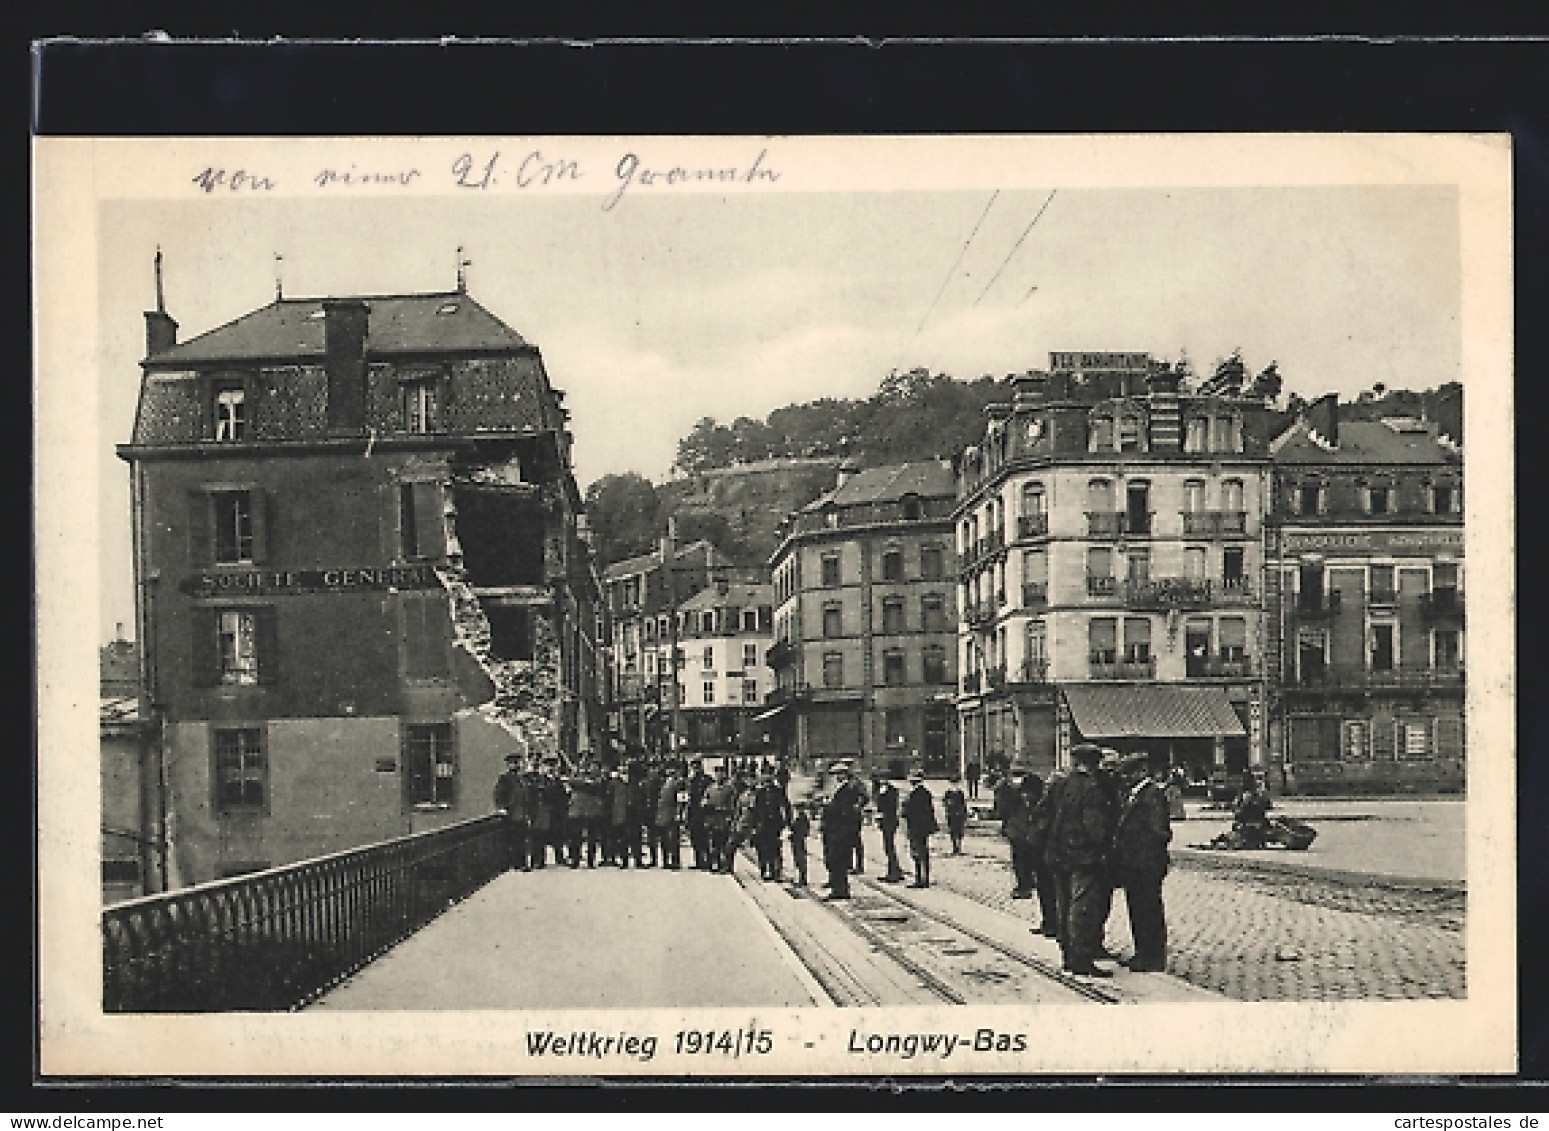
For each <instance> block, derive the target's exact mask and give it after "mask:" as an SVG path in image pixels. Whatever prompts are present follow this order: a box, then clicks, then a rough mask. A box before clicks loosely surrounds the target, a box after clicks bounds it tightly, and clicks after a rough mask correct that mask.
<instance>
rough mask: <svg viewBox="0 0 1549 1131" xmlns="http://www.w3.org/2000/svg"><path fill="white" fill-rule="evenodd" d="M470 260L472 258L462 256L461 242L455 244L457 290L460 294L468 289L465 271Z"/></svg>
mask: <svg viewBox="0 0 1549 1131" xmlns="http://www.w3.org/2000/svg"><path fill="white" fill-rule="evenodd" d="M472 262H473V260H471V259H465V258H463V245H462V244H458V245H457V290H458V293H459V294H461V293H462V292H464V291H466V290H467V289H468V272H467V268H468V266H469V265H470V264H471V263H472Z"/></svg>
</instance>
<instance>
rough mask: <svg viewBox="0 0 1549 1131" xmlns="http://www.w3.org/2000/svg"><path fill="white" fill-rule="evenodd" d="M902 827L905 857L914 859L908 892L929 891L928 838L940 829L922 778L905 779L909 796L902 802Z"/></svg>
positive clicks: (920, 775) (918, 775)
mask: <svg viewBox="0 0 1549 1131" xmlns="http://www.w3.org/2000/svg"><path fill="white" fill-rule="evenodd" d="M904 826H905V827H906V828H907V829H908V833H909V855H911V856H913V857H914V883H912V884H910V885H909V886H910V887H912V888H928V887H930V838H931V837H932V836H933V835H935V833H937V832H938V831H939V830H940V828H941V826H940V825H939V824H938V823H937V821H936V799H935V798H933V797H932V796H931V792H930V790H929V789H927V788H926V786H925V774H924V772H923V771H921V770H915V771H914V772H913V773H911V774H910V775H909V796H908V797H905V798H904Z"/></svg>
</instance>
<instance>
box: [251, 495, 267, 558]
mask: <svg viewBox="0 0 1549 1131" xmlns="http://www.w3.org/2000/svg"><path fill="white" fill-rule="evenodd" d="M247 497H248V506H249V507H250V508H251V509H252V516H253V562H254V563H255V564H257V563H259V562H263V561H266V560H268V552H269V525H270V523H269V520H270V517H271V516H270V513H269V492H267V491H265V490H264V489H263V488H262V487H254V488H252V489H251V490H249V491H248V493H247Z"/></svg>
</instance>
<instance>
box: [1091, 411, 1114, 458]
mask: <svg viewBox="0 0 1549 1131" xmlns="http://www.w3.org/2000/svg"><path fill="white" fill-rule="evenodd" d="M1087 450H1088V451H1091V452H1110V451H1112V450H1113V419H1112V418H1111V417H1107V416H1097V417H1093V418H1092V436H1091V442H1090V443H1088V445H1087Z"/></svg>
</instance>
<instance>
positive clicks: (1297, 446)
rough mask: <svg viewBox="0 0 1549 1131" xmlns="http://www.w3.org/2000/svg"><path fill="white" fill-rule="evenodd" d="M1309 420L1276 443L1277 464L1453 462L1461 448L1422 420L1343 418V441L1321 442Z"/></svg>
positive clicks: (1341, 424) (1282, 436) (1290, 429)
mask: <svg viewBox="0 0 1549 1131" xmlns="http://www.w3.org/2000/svg"><path fill="white" fill-rule="evenodd" d="M1310 430H1311V429H1310V426H1309V424H1308V422H1307V421H1305V420H1303V421H1299V422H1298V423H1296V424H1294V425H1292V427H1291V428H1289V429H1288V430H1287V431H1286V432H1284V433H1282V434H1281V436H1280V438H1279V439H1277V440H1276V441H1275V442H1274V445H1273V446H1272V448H1271V451H1272V453H1273V456H1274V461H1275V462H1276V463H1277V464H1450V463H1458V462H1460V459H1459V456H1458V453H1457V450H1456V449H1455V448H1450V447H1448V446H1447V445H1446V444H1444V443H1443V442H1442V441H1440V440H1438V439H1437V436H1436V429H1435V428H1434V426H1430V425H1426V424H1423V423H1421V422H1419V421H1415V422H1407V421H1406V422H1402V423H1399V424H1398V425H1397V426H1395V425H1393V424H1388V423H1386V422H1384V421H1380V420H1341V421H1340V422H1339V442H1338V443H1337V444H1336V445H1334V446H1333V447H1332V448H1330V447H1329V446H1327V445H1325V444H1322V443H1319V441H1318V439H1314V438H1313V437H1312V436H1311V435H1309V432H1310Z"/></svg>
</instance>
